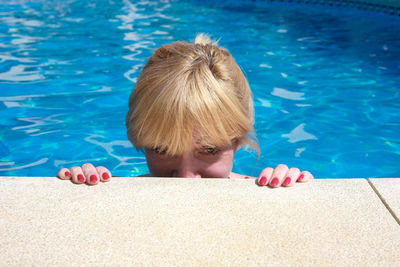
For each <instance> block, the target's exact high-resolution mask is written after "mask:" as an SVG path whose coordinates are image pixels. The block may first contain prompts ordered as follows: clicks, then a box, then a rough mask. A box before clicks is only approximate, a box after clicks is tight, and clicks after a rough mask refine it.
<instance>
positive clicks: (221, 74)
mask: <svg viewBox="0 0 400 267" xmlns="http://www.w3.org/2000/svg"><path fill="white" fill-rule="evenodd" d="M253 124H254V110H253V100H252V95H251V91H250V87H249V85H248V82H247V80H246V78H245V77H244V75H243V73H242V71H241V70H240V68H239V66H238V65H237V64H236V62H235V60H234V59H233V57H232V56H231V54H230V53H229V52H228V51H227V50H225V49H224V48H221V47H218V46H217V43H216V42H214V43H212V42H211V40H210V38H209V37H208V36H207V35H204V34H199V35H197V37H196V39H195V43H194V44H192V43H186V42H175V43H172V44H168V45H163V46H162V47H161V48H159V49H158V50H156V51H155V52H154V54H153V55H152V56H151V58H150V59H149V60H148V62H147V64H146V65H145V67H144V68H143V70H142V72H141V74H140V75H139V78H138V81H137V83H136V85H135V88H134V90H133V91H132V94H131V96H130V98H129V112H128V115H127V117H126V126H127V131H128V137H129V139H130V140H131V142H132V143H133V144H134V145H135V147H136V148H137V149H142V148H143V147H149V148H155V147H157V148H160V149H161V150H167V153H168V154H170V155H181V154H184V153H186V152H188V151H190V150H191V148H192V145H193V135H194V134H195V133H198V134H200V136H201V137H202V143H203V144H204V142H206V144H209V145H216V146H220V145H227V144H230V143H231V142H232V140H234V139H239V140H240V142H241V145H243V144H245V143H248V144H251V145H252V146H254V147H256V149H258V145H257V143H256V142H255V141H253V140H251V139H250V138H249V133H251V132H253Z"/></svg>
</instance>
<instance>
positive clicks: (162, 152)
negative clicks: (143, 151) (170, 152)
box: [151, 147, 167, 155]
mask: <svg viewBox="0 0 400 267" xmlns="http://www.w3.org/2000/svg"><path fill="white" fill-rule="evenodd" d="M151 151H152V152H153V153H156V154H159V155H164V154H166V153H167V149H166V148H165V149H161V148H159V147H155V148H152V149H151Z"/></svg>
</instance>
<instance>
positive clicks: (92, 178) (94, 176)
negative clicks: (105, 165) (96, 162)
mask: <svg viewBox="0 0 400 267" xmlns="http://www.w3.org/2000/svg"><path fill="white" fill-rule="evenodd" d="M90 182H91V183H96V182H97V176H96V175H94V174H93V175H91V176H90Z"/></svg>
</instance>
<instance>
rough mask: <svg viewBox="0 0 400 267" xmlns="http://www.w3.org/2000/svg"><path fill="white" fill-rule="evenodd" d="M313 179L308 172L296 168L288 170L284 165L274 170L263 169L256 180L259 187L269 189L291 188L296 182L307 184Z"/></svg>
mask: <svg viewBox="0 0 400 267" xmlns="http://www.w3.org/2000/svg"><path fill="white" fill-rule="evenodd" d="M312 179H314V176H313V175H312V174H311V173H310V172H308V171H302V172H300V170H299V169H298V168H290V169H289V168H288V166H286V165H285V164H279V165H278V166H276V168H275V169H273V168H265V169H264V170H263V171H262V172H261V173H260V175H259V176H258V179H257V184H258V185H260V186H265V185H268V186H270V187H280V186H292V185H294V184H295V183H296V182H302V183H304V182H308V181H310V180H312Z"/></svg>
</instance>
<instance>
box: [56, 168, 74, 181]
mask: <svg viewBox="0 0 400 267" xmlns="http://www.w3.org/2000/svg"><path fill="white" fill-rule="evenodd" d="M57 177H58V178H60V179H63V180H70V179H71V177H72V174H71V172H70V171H69V170H68V169H67V168H62V169H61V170H60V171H59V172H58V174H57Z"/></svg>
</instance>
